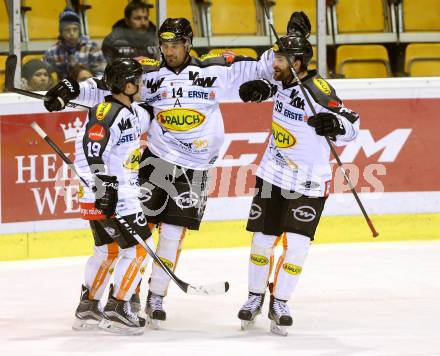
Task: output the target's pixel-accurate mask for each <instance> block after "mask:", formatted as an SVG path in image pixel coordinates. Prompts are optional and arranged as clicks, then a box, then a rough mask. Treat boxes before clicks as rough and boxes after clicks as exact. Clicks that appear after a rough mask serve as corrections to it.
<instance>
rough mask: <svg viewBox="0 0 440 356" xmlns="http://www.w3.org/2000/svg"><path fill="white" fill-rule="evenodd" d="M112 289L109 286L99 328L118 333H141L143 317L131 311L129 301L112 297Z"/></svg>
mask: <svg viewBox="0 0 440 356" xmlns="http://www.w3.org/2000/svg"><path fill="white" fill-rule="evenodd" d="M112 290H113V288H110V295H109V299H108V301H107V304H106V306H105V308H104V313H103V319H102V320H101V322H100V323H99V328H100V329H102V330H104V331H108V332H111V333H115V334H120V335H142V334H143V333H144V326H145V319H144V318H141V317H139V316H138V315H137V313H133V312H132V310H131V304H130V302H127V301H125V300H118V299H116V298H115V297H113V293H112Z"/></svg>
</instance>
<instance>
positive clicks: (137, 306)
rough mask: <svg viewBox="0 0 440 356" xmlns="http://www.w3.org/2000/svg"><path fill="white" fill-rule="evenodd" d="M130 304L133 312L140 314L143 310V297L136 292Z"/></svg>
mask: <svg viewBox="0 0 440 356" xmlns="http://www.w3.org/2000/svg"><path fill="white" fill-rule="evenodd" d="M130 306H131V311H132V312H133V313H136V314H139V312H140V311H141V299H140V298H139V294H138V293H136V292H134V293H133V295H132V296H131V298H130Z"/></svg>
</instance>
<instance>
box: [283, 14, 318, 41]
mask: <svg viewBox="0 0 440 356" xmlns="http://www.w3.org/2000/svg"><path fill="white" fill-rule="evenodd" d="M311 29H312V26H311V25H310V20H309V18H308V17H307V15H306V14H305V13H304V12H302V11H295V12H294V13H293V14H292V16H290V20H289V23H288V24H287V33H293V32H300V33H301V34H302V35H303V36H304V37H306V38H307V37H309V36H310V31H311Z"/></svg>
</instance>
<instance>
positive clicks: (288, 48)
mask: <svg viewBox="0 0 440 356" xmlns="http://www.w3.org/2000/svg"><path fill="white" fill-rule="evenodd" d="M272 49H273V51H274V53H283V52H284V51H285V52H286V53H287V54H288V55H289V56H295V58H298V57H299V58H302V61H303V64H304V65H307V64H308V63H309V62H310V60H311V59H312V57H313V48H312V45H311V44H310V42H309V41H308V40H307V38H306V37H304V36H303V35H302V34H301V33H300V32H293V33H289V34H288V35H286V36H282V37H280V39H279V41H276V42H275V44H274V45H273V47H272Z"/></svg>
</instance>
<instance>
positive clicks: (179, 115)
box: [157, 108, 205, 131]
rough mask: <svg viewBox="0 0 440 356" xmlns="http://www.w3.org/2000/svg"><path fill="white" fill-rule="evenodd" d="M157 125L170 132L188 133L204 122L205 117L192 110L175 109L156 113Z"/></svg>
mask: <svg viewBox="0 0 440 356" xmlns="http://www.w3.org/2000/svg"><path fill="white" fill-rule="evenodd" d="M157 121H158V122H159V124H160V125H161V126H162V127H164V128H166V129H168V130H171V131H189V130H192V129H194V128H196V127H198V126H200V125H201V124H203V123H204V122H205V115H203V114H202V113H201V112H198V111H196V110H192V109H183V108H175V109H170V110H162V111H159V112H158V113H157Z"/></svg>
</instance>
